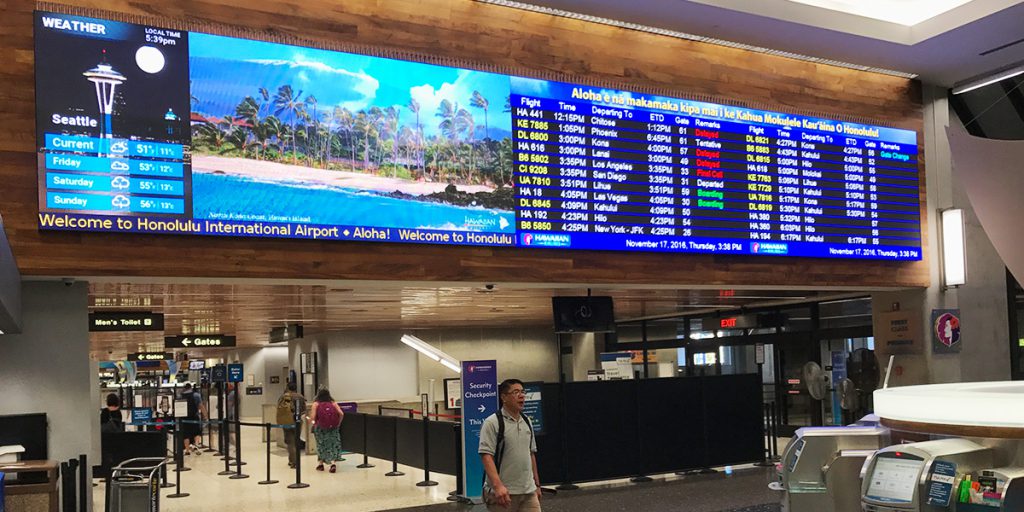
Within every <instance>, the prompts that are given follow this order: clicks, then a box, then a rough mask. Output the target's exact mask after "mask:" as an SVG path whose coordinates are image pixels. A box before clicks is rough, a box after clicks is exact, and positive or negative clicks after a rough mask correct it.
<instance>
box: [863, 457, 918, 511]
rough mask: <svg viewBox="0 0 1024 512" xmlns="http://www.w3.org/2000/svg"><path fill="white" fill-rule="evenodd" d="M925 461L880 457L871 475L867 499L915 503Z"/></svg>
mask: <svg viewBox="0 0 1024 512" xmlns="http://www.w3.org/2000/svg"><path fill="white" fill-rule="evenodd" d="M923 467H924V461H923V460H914V459H905V458H895V457H879V459H878V460H877V461H876V462H875V471H874V473H872V475H871V484H870V485H869V486H868V492H867V497H868V498H870V499H873V500H877V501H882V502H886V503H910V502H912V501H914V489H915V488H916V487H917V482H918V478H919V477H920V475H921V469H922V468H923Z"/></svg>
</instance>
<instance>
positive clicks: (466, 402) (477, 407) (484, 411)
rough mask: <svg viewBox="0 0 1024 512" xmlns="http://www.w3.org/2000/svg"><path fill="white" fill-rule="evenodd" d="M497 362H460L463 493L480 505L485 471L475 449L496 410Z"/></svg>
mask: <svg viewBox="0 0 1024 512" xmlns="http://www.w3.org/2000/svg"><path fill="white" fill-rule="evenodd" d="M498 403H499V402H498V366H497V362H496V361H493V360H492V361H463V362H462V463H463V466H464V467H463V471H462V479H463V480H462V489H463V491H464V492H465V497H466V498H469V499H470V500H472V501H473V502H474V503H480V502H481V498H482V496H483V478H484V467H483V463H482V462H481V461H480V455H479V454H478V453H477V449H478V448H479V447H480V430H481V429H482V428H483V424H484V420H485V419H487V417H488V416H490V415H492V414H494V413H495V412H497V410H498Z"/></svg>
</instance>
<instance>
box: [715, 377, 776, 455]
mask: <svg viewBox="0 0 1024 512" xmlns="http://www.w3.org/2000/svg"><path fill="white" fill-rule="evenodd" d="M703 381H704V417H705V418H707V419H709V420H713V422H709V423H708V428H707V434H706V435H707V446H708V448H709V450H710V452H709V453H708V458H709V463H710V465H715V466H720V465H723V464H735V463H739V462H751V461H754V460H759V459H760V458H761V457H763V456H764V438H763V437H761V435H762V434H761V433H762V428H763V427H762V425H763V423H762V416H761V414H762V413H761V410H762V409H761V403H762V398H761V391H760V390H761V381H760V378H759V377H758V376H757V374H748V375H720V376H716V377H705V378H704V379H703ZM755 390H756V391H755Z"/></svg>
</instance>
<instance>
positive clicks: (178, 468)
mask: <svg viewBox="0 0 1024 512" xmlns="http://www.w3.org/2000/svg"><path fill="white" fill-rule="evenodd" d="M185 424H189V425H203V426H207V425H217V426H219V427H221V428H223V427H225V426H229V425H234V426H235V428H236V435H235V457H234V458H235V462H234V463H231V462H230V460H231V459H232V457H231V456H230V453H229V452H230V450H226V451H225V452H224V453H225V455H226V456H225V457H224V471H221V472H220V473H218V475H231V479H233V480H238V479H243V478H249V475H245V474H243V473H242V465H243V464H245V463H244V462H242V461H241V453H242V452H241V436H240V435H239V434H240V428H241V427H259V428H262V429H265V431H266V435H267V440H266V445H267V449H266V461H267V475H266V479H264V480H261V481H260V482H258V483H259V484H260V485H270V484H276V483H278V481H277V480H273V479H271V477H270V444H271V438H272V436H271V432H272V430H273V429H275V428H279V429H281V430H282V431H284V432H285V435H289V433H288V431H289V430H293V431H295V438H296V446H298V439H299V429H298V428H296V427H297V426H298V424H297V423H295V424H277V423H252V422H246V421H237V420H228V419H220V420H186V419H181V418H175V420H174V421H173V422H159V421H147V422H141V423H133V425H135V426H139V427H159V428H165V429H168V430H169V431H171V432H172V433H173V436H174V462H175V483H174V484H167V485H164V486H162V487H174V488H175V492H174V493H173V494H170V495H168V496H167V497H168V498H184V497H187V496H189V493H185V492H182V491H181V472H182V471H190V470H191V468H187V467H185V464H184V458H183V455H184V454H183V453H182V447H183V446H184V443H183V439H182V437H181V435H182V428H181V426H182V425H185ZM299 461H301V457H300V458H299ZM299 461H297V463H296V464H295V483H294V484H291V485H289V486H288V487H289V488H290V489H304V488H306V487H309V484H307V483H303V482H302V468H301V464H300V463H299ZM229 465H234V466H235V470H234V471H231V470H230V469H229ZM164 478H165V480H166V473H165V474H164Z"/></svg>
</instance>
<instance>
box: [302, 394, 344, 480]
mask: <svg viewBox="0 0 1024 512" xmlns="http://www.w3.org/2000/svg"><path fill="white" fill-rule="evenodd" d="M343 419H345V413H343V412H341V407H339V406H338V404H337V403H336V402H335V401H334V398H332V397H331V392H330V391H328V390H327V388H320V392H318V393H317V394H316V399H315V400H314V401H313V407H312V412H311V414H310V416H309V423H310V424H311V425H313V436H314V437H316V456H317V459H319V460H320V464H319V465H318V466H317V467H316V470H317V471H323V470H324V464H330V465H331V473H334V472H335V471H337V470H338V467H337V466H336V465H335V464H334V463H335V462H336V461H339V460H341V420H343Z"/></svg>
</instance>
